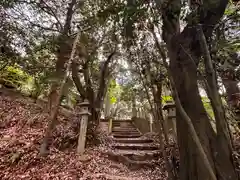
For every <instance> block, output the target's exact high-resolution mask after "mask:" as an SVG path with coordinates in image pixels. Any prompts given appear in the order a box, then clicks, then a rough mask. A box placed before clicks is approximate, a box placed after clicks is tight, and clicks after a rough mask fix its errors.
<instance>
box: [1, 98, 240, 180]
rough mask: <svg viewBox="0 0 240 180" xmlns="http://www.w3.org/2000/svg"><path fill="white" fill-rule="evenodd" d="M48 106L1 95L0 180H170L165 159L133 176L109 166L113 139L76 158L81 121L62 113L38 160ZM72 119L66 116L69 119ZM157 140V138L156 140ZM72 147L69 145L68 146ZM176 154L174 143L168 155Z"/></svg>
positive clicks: (115, 165)
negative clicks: (49, 146)
mask: <svg viewBox="0 0 240 180" xmlns="http://www.w3.org/2000/svg"><path fill="white" fill-rule="evenodd" d="M43 107H44V106H42V105H39V104H35V103H33V101H31V100H28V99H27V100H26V98H25V97H11V96H6V95H0V179H2V180H15V179H16V180H20V179H24V180H30V179H31V180H32V179H34V180H38V179H39V180H50V179H54V180H58V179H59V180H62V179H63V180H78V179H79V180H165V179H167V178H166V177H167V172H166V169H165V165H164V160H163V157H162V155H160V157H159V160H158V164H157V165H156V167H153V168H143V169H137V170H134V171H133V170H130V169H129V168H128V167H127V166H125V165H124V164H122V163H117V162H114V161H111V160H109V159H108V158H107V157H106V155H105V154H104V153H103V152H105V151H107V150H109V148H110V146H109V144H110V143H111V139H110V138H108V137H107V135H106V133H104V132H100V133H99V134H98V138H99V139H100V142H102V143H101V144H100V145H95V146H94V145H92V146H88V147H87V148H86V152H85V153H84V155H83V156H79V155H77V154H76V138H77V132H76V121H78V120H77V117H76V116H75V115H74V113H66V112H64V111H63V109H61V110H60V112H59V115H58V124H57V126H56V129H55V131H54V133H53V138H52V139H53V140H52V142H51V148H50V152H49V155H48V156H47V157H39V147H40V144H41V140H42V138H43V136H44V131H45V129H46V127H47V121H48V113H47V111H46V109H44V108H43ZM66 114H67V115H66ZM155 138H157V137H155ZM235 139H236V140H235V141H234V142H235V149H236V150H235V152H234V156H235V159H236V166H237V169H238V170H239V169H240V166H239V164H240V163H239V160H240V155H239V152H240V143H239V142H240V137H239V136H236V138H235ZM69 142H70V144H68V143H69ZM172 149H177V146H176V144H174V143H171V146H170V148H169V149H167V152H168V153H167V154H168V156H169V158H170V157H171V150H172Z"/></svg>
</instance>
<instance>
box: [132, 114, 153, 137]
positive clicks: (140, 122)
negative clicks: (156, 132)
mask: <svg viewBox="0 0 240 180" xmlns="http://www.w3.org/2000/svg"><path fill="white" fill-rule="evenodd" d="M132 121H133V123H134V124H135V126H136V127H137V128H138V129H139V130H140V132H141V133H143V134H145V133H148V132H150V122H149V121H148V120H147V119H144V118H139V117H133V118H132Z"/></svg>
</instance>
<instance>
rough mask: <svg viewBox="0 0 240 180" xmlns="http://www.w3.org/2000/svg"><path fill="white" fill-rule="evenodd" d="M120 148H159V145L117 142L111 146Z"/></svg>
mask: <svg viewBox="0 0 240 180" xmlns="http://www.w3.org/2000/svg"><path fill="white" fill-rule="evenodd" d="M112 147H113V148H115V149H121V150H159V147H158V146H156V145H153V144H124V143H118V144H114V145H113V146H112Z"/></svg>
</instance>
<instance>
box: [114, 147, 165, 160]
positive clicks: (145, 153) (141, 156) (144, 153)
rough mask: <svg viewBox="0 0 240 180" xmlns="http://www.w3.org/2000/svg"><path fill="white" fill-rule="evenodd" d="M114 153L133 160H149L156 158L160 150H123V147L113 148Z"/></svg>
mask: <svg viewBox="0 0 240 180" xmlns="http://www.w3.org/2000/svg"><path fill="white" fill-rule="evenodd" d="M113 152H114V153H116V154H119V155H122V156H126V157H129V158H130V159H135V160H145V159H148V160H151V159H155V158H157V157H158V156H159V155H161V154H162V152H161V151H160V150H131V151H130V150H123V149H121V150H120V149H115V150H113Z"/></svg>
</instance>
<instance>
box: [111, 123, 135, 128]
mask: <svg viewBox="0 0 240 180" xmlns="http://www.w3.org/2000/svg"><path fill="white" fill-rule="evenodd" d="M113 127H121V128H127V127H130V128H132V127H134V125H132V124H121V123H119V124H118V123H113Z"/></svg>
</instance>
